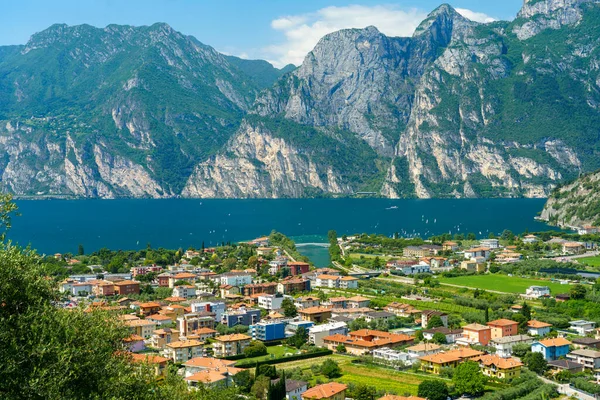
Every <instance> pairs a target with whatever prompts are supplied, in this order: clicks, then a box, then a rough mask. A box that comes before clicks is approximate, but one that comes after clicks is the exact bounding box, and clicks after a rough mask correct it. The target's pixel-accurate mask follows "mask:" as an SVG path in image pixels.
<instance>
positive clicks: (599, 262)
mask: <svg viewBox="0 0 600 400" xmlns="http://www.w3.org/2000/svg"><path fill="white" fill-rule="evenodd" d="M577 261H578V262H579V263H581V264H585V265H589V266H590V267H600V256H596V257H585V258H578V259H577Z"/></svg>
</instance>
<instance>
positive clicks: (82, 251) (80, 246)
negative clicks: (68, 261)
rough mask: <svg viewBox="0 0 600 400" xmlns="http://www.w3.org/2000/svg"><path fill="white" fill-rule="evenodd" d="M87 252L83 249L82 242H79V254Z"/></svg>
mask: <svg viewBox="0 0 600 400" xmlns="http://www.w3.org/2000/svg"><path fill="white" fill-rule="evenodd" d="M84 254H85V251H84V249H83V245H82V244H81V243H79V246H77V255H79V256H82V255H84Z"/></svg>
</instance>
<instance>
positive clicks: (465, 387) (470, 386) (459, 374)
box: [452, 361, 487, 396]
mask: <svg viewBox="0 0 600 400" xmlns="http://www.w3.org/2000/svg"><path fill="white" fill-rule="evenodd" d="M452 381H453V382H454V388H455V390H456V392H457V393H458V394H461V395H463V394H467V395H471V396H476V395H478V394H481V393H483V391H484V390H485V384H486V382H487V378H486V377H485V375H483V374H482V373H481V371H480V370H479V365H478V364H477V363H476V362H473V361H465V362H463V363H461V364H459V365H458V367H456V368H455V370H454V375H453V376H452Z"/></svg>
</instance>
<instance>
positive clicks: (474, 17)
mask: <svg viewBox="0 0 600 400" xmlns="http://www.w3.org/2000/svg"><path fill="white" fill-rule="evenodd" d="M456 11H457V12H458V13H459V14H460V15H462V16H463V17H465V18H468V19H470V20H471V21H475V22H482V23H486V24H487V23H489V22H494V21H497V19H496V18H492V17H490V16H489V15H487V14H484V13H480V12H476V11H471V10H468V9H466V8H457V9H456Z"/></svg>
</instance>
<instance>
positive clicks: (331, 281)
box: [315, 275, 358, 289]
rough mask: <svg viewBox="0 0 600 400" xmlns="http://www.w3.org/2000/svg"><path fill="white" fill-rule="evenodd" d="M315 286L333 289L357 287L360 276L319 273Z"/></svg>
mask: <svg viewBox="0 0 600 400" xmlns="http://www.w3.org/2000/svg"><path fill="white" fill-rule="evenodd" d="M315 286H316V287H327V288H333V289H338V288H339V289H357V288H358V278H354V277H352V276H337V275H318V276H317V279H316V282H315Z"/></svg>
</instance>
